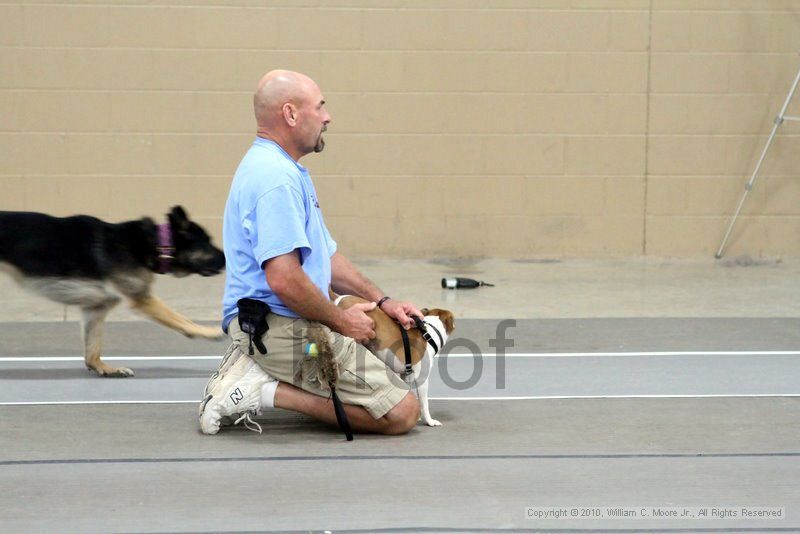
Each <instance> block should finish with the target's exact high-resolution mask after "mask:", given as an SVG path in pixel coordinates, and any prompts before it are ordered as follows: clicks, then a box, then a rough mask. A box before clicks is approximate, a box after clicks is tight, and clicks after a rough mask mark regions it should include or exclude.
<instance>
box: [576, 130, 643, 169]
mask: <svg viewBox="0 0 800 534" xmlns="http://www.w3.org/2000/svg"><path fill="white" fill-rule="evenodd" d="M565 143H566V146H565V156H564V160H565V161H564V164H565V165H564V166H565V170H566V172H567V174H579V175H593V176H597V175H618V176H619V175H622V176H629V175H641V174H644V172H645V137H644V136H643V135H620V136H606V137H599V136H569V137H567V138H566V140H565Z"/></svg>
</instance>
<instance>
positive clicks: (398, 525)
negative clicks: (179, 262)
mask: <svg viewBox="0 0 800 534" xmlns="http://www.w3.org/2000/svg"><path fill="white" fill-rule="evenodd" d="M358 263H359V265H361V267H362V268H363V270H364V271H365V272H366V273H367V274H368V275H369V276H370V277H371V278H373V279H374V280H376V281H377V282H378V283H379V284H380V285H381V286H382V287H383V288H384V289H385V290H386V291H387V293H389V294H392V295H394V296H397V297H406V298H410V299H412V300H414V301H415V302H416V303H417V304H419V305H420V306H422V305H424V306H430V307H434V306H438V307H445V308H449V309H452V310H454V311H455V312H456V315H457V317H458V320H459V322H458V324H457V330H456V337H460V338H461V339H462V340H464V346H455V345H449V349H450V350H449V352H450V353H451V354H450V355H448V356H447V357H446V358H443V359H442V361H444V362H445V363H446V365H445V367H443V368H440V367H438V366H437V368H436V369H435V372H434V374H433V375H432V377H431V380H432V382H431V395H432V397H433V400H432V401H431V411H432V413H433V415H434V417H436V418H438V419H440V420H441V421H442V422H443V423H444V426H442V427H439V428H428V427H423V426H418V427H417V428H416V429H415V430H414V431H412V432H411V433H410V434H409V435H407V436H404V437H395V438H387V437H380V436H357V437H356V440H355V441H354V442H352V443H347V442H345V441H344V439H343V438H342V437H341V436H340V434H339V433H338V432H337V431H336V430H335V429H331V428H328V427H325V426H322V425H319V424H317V423H316V422H314V421H312V420H310V419H308V418H305V417H303V416H299V415H296V414H291V413H286V412H273V413H269V414H265V416H264V417H263V418H262V424H263V426H264V433H263V434H261V435H259V434H256V433H252V432H249V431H247V430H244V429H241V428H235V429H227V430H224V431H223V432H221V433H220V434H219V435H217V436H203V435H202V434H200V433H199V430H198V428H197V421H196V400H197V399H198V398H199V394H200V391H201V390H202V386H203V384H204V383H205V379H206V377H207V376H208V374H209V373H210V372H211V370H212V369H213V368H215V366H216V361H217V360H216V359H215V358H216V357H217V356H219V355H220V354H221V352H222V350H223V349H224V346H225V345H224V343H222V342H218V343H215V342H206V341H193V340H187V339H184V338H181V337H180V336H177V335H176V334H174V333H172V332H169V331H165V330H164V329H163V328H161V327H158V326H156V325H152V324H150V323H147V322H143V321H141V320H140V319H139V318H138V317H136V316H134V315H132V314H131V313H130V312H129V311H127V310H122V309H120V310H117V311H115V312H114V313H113V314H112V315H111V317H110V318H109V321H110V324H109V325H108V329H107V337H106V343H105V348H106V350H105V352H106V354H107V355H109V356H110V357H117V358H120V359H121V360H122V361H123V362H125V361H126V360H127V363H125V365H130V366H131V367H133V368H134V369H135V370H136V371H137V376H136V377H135V378H131V379H124V380H108V379H106V380H104V379H99V378H96V377H92V376H90V375H88V373H87V372H86V371H85V370H84V369H83V366H82V362H81V361H79V356H80V353H81V349H80V336H79V334H78V327H77V324H76V323H75V322H74V321H75V319H76V318H77V315H76V314H75V312H74V311H73V310H67V311H65V310H64V309H63V308H61V307H59V306H57V305H54V304H52V303H49V302H47V301H44V300H39V299H36V298H31V297H29V296H27V295H26V294H24V293H21V292H19V291H18V290H17V289H16V288H14V287H11V286H10V284H9V282H8V281H7V280H6V279H0V294H3V295H4V296H5V297H4V304H5V306H4V307H3V309H2V310H0V450H2V451H3V453H2V454H0V490H2V491H0V525H2V528H0V530H1V531H3V532H196V531H210V532H232V531H287V530H288V531H320V532H322V531H325V530H331V531H335V532H342V531H357V532H375V531H383V532H416V531H421V530H422V531H448V532H491V531H514V532H519V531H532V532H534V531H535V532H609V531H614V532H618V531H630V532H642V531H646V532H702V531H713V532H741V531H749V532H791V531H798V530H800V484H798V482H797V480H798V475H800V448H798V447H797V443H798V438H800V432H798V430H797V428H798V418H800V415H798V414H799V413H800V411H799V410H798V408H800V397H798V395H800V387H798V386H797V384H798V383H800V380H798V379H800V364H798V363H797V358H798V357H799V356H800V339H798V337H800V328H798V326H800V314H798V311H797V307H798V304H797V303H798V302H800V299H798V297H800V294H798V293H800V284H797V283H796V280H797V279H798V277H797V275H798V274H800V261H789V260H784V261H774V260H765V261H754V260H750V259H747V258H734V259H731V260H723V261H721V262H714V261H712V260H709V261H704V260H697V261H678V260H649V259H648V260H613V261H611V260H609V261H588V260H587V261H564V262H546V261H537V262H520V261H516V262H515V261H501V260H490V261H474V262H473V261H461V262H427V261H403V262H388V261H383V260H361V261H359V262H358ZM450 275H459V276H468V277H472V278H477V279H483V280H487V281H490V282H493V283H496V284H497V286H496V287H494V288H488V287H487V288H480V289H477V290H472V291H465V290H460V291H445V290H441V289H440V288H439V285H438V284H439V279H440V278H441V277H442V276H450ZM221 285H222V279H221V278H213V279H200V278H186V279H181V280H171V279H167V278H164V279H162V280H160V281H159V284H158V289H157V291H158V293H159V294H160V295H161V296H162V297H163V298H164V299H165V300H166V301H167V302H169V303H170V304H171V305H173V306H174V307H175V308H176V309H178V310H179V311H182V312H184V313H186V314H187V315H189V316H191V317H192V318H195V319H198V320H205V321H214V320H216V319H217V317H218V315H219V310H218V309H217V307H218V302H219V299H220V297H221ZM503 319H515V320H516V324H515V325H514V326H513V328H511V329H509V330H508V333H509V337H510V338H512V339H513V341H514V346H513V347H512V348H509V349H508V352H509V353H512V355H510V356H507V357H506V358H498V357H497V355H495V354H494V351H495V349H494V348H493V347H492V346H491V345H492V342H491V340H492V339H493V338H495V337H496V333H497V330H498V325H499V324H500V323H501V321H502V320H503ZM452 341H453V342H454V343H455V342H456V341H457V339H453V340H452ZM467 342H472V343H474V344H475V346H476V347H477V349H478V351H479V352H480V354H481V358H480V359H475V358H473V357H472V356H471V355H469V354H468V353H467V352H468V351H467V349H466V346H467V345H466V343H467ZM456 345H457V343H456ZM153 356H158V357H160V358H162V359H154V358H153ZM137 357H138V358H143V359H135V358H137ZM55 358H66V360H65V361H60V360H57V359H55ZM76 360H77V361H76ZM477 362H480V364H481V365H483V367H482V369H481V371H480V373H478V374H477V380H475V382H474V383H471V384H469V387H463V386H462V385H463V384H465V383H466V382H468V380H469V379H470V377H471V375H472V374H473V373H475V370H476V368H475V367H474V365H475V364H476V363H477ZM498 362H502V363H503V365H504V368H503V367H498ZM498 370H499V371H500V373H499V374H498ZM443 371H445V372H446V373H448V376H449V381H448V380H446V379H445V377H443V375H442V373H443ZM499 378H502V380H501V381H499V380H498V379H499ZM500 382H502V383H503V386H504V387H502V388H501V387H499V384H500ZM460 384H462V385H460ZM759 506H760V507H772V508H778V509H780V510H781V512H782V518H781V519H763V518H762V519H758V518H743V517H729V518H726V519H720V518H708V519H699V518H694V519H686V518H684V519H673V518H654V517H652V510H653V509H654V508H655V509H660V510H665V509H674V508H680V509H683V508H684V507H685V508H688V509H691V510H693V511H695V512H696V510H697V509H701V508H706V509H708V510H709V511H711V509H720V508H721V507H732V509H735V510H739V511H740V510H741V508H742V507H759ZM546 507H552V508H553V509H554V510H558V509H567V510H571V509H573V508H576V509H586V510H588V511H590V512H591V511H592V510H594V509H595V507H599V508H600V509H601V511H602V512H603V513H604V514H606V511H607V510H608V509H609V508H620V507H624V508H626V509H635V510H638V511H641V510H642V509H645V510H647V515H648V516H647V517H637V518H632V519H631V518H628V519H620V518H609V517H601V518H597V517H595V518H583V519H581V518H579V519H574V518H571V517H570V516H568V517H566V518H561V519H540V520H536V519H531V518H529V517H528V511H529V510H533V509H542V508H546ZM606 515H607V514H606Z"/></svg>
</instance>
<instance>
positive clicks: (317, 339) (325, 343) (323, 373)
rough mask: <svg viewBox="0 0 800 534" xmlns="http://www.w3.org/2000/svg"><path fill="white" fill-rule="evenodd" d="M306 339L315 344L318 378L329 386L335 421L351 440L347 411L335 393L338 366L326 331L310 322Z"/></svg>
mask: <svg viewBox="0 0 800 534" xmlns="http://www.w3.org/2000/svg"><path fill="white" fill-rule="evenodd" d="M306 335H307V336H308V341H309V342H310V343H314V344H316V346H317V359H318V360H319V361H318V363H317V364H318V365H319V371H318V372H319V378H320V380H321V381H324V382H327V384H328V386H330V388H331V400H332V401H333V410H334V413H335V414H336V422H337V423H339V428H341V429H342V432H344V435H345V436H346V438H347V441H353V429H352V428H351V427H350V421H349V420H348V418H347V412H345V410H344V405H343V404H342V401H341V400H339V397H338V395H336V380H337V379H338V378H339V368H338V367H337V366H336V361H335V360H334V357H333V356H334V352H333V347H332V346H331V342H330V338H329V337H328V332H327V331H326V329H325V328H323V327H322V325H321V324H318V323H316V324H312V325H310V326H309V327H308V331H307V333H306Z"/></svg>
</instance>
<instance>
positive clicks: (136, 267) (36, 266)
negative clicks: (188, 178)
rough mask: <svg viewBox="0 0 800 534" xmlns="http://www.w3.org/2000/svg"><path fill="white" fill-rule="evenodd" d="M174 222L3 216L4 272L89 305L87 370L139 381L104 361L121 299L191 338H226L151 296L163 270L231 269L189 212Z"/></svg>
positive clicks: (178, 212) (50, 294)
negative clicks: (108, 329)
mask: <svg viewBox="0 0 800 534" xmlns="http://www.w3.org/2000/svg"><path fill="white" fill-rule="evenodd" d="M167 219H168V223H167V224H162V225H157V224H156V223H155V222H154V221H153V220H152V219H150V218H149V217H145V218H142V219H139V220H136V221H127V222H122V223H118V224H111V223H107V222H104V221H101V220H100V219H96V218H94V217H90V216H88V215H76V216H73V217H63V218H61V217H52V216H50V215H45V214H43V213H32V212H12V211H0V270H4V271H8V272H9V273H10V274H11V276H12V277H13V278H14V279H15V280H16V282H17V283H19V285H20V286H22V287H23V288H25V289H28V290H31V291H33V292H35V293H38V294H40V295H42V296H44V297H46V298H49V299H50V300H54V301H56V302H60V303H62V304H66V305H72V306H79V307H80V308H81V312H82V321H81V323H82V332H81V333H82V335H83V343H84V358H85V362H86V367H88V368H89V369H90V370H92V371H94V372H96V373H97V374H98V375H100V376H113V377H127V376H133V371H132V370H130V369H128V368H125V367H111V366H109V365H107V364H106V363H105V362H103V361H102V360H101V359H100V355H101V345H102V337H103V321H104V320H105V318H106V315H107V314H108V312H109V311H110V310H111V309H112V308H113V307H114V306H116V305H117V304H118V303H119V302H120V300H122V299H121V297H125V298H126V299H128V301H129V303H130V305H131V307H132V308H133V309H134V310H136V311H138V312H141V313H143V314H144V315H145V316H147V317H149V318H150V319H153V320H154V321H156V322H158V323H161V324H162V325H164V326H167V327H169V328H172V329H173V330H177V331H178V332H180V333H182V334H183V335H185V336H188V337H203V338H207V339H220V338H222V337H223V336H224V334H223V332H222V330H220V329H218V328H209V327H206V326H200V325H198V324H195V323H193V322H192V321H190V320H189V319H187V318H186V317H183V316H182V315H180V314H179V313H177V312H175V311H173V310H171V309H170V308H169V307H167V305H166V304H164V302H163V301H161V300H160V299H159V298H158V297H156V296H154V295H152V294H151V293H150V290H151V286H152V284H153V279H154V278H155V277H154V274H155V273H160V274H165V273H170V274H173V275H175V276H188V275H189V274H192V273H195V274H199V275H202V276H212V275H215V274H218V273H219V272H220V271H222V270H223V269H224V268H225V255H224V254H223V252H222V251H221V250H219V249H218V248H217V247H215V246H214V245H212V244H211V240H210V238H209V237H208V234H207V233H206V232H205V230H203V229H202V228H201V227H200V226H199V225H198V224H197V223H194V222H192V221H191V220H189V218H188V216H187V215H186V212H185V211H184V210H183V208H182V207H180V206H175V207H173V208H172V210H171V211H170V213H169V214H168V215H167Z"/></svg>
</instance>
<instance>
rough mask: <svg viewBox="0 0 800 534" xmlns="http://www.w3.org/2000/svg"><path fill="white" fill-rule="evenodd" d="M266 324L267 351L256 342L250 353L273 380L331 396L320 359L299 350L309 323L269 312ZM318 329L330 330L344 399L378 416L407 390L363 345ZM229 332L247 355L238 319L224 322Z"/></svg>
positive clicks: (235, 346) (339, 391) (339, 392)
mask: <svg viewBox="0 0 800 534" xmlns="http://www.w3.org/2000/svg"><path fill="white" fill-rule="evenodd" d="M267 324H268V325H269V330H268V331H267V333H266V334H264V336H263V337H262V340H263V341H264V346H265V347H266V348H267V354H261V353H260V352H259V351H258V349H256V348H255V346H254V347H253V349H254V353H253V355H252V356H250V357H251V358H253V360H254V361H255V362H256V363H258V365H259V366H261V368H262V369H264V370H265V371H266V372H267V374H269V375H270V376H272V377H273V378H277V379H278V380H280V381H281V382H288V383H290V384H293V385H295V386H297V387H299V388H301V389H303V390H305V391H308V392H309V393H313V394H315V395H319V396H320V397H330V395H331V391H330V388H329V387H328V384H326V383H323V382H322V381H320V379H319V376H318V375H319V373H318V367H317V362H318V359H317V358H312V357H310V356H306V355H305V354H303V347H304V346H305V344H306V343H308V339H307V338H306V335H305V333H306V328H307V327H308V325H309V322H308V321H307V320H305V319H293V318H290V317H283V316H281V315H276V314H274V313H270V314H269V315H267ZM322 328H323V329H324V331H325V332H326V333H328V338H329V340H330V343H331V346H332V347H333V351H334V354H335V356H334V359H335V361H336V363H337V364H338V368H339V379H338V380H337V383H336V394H337V395H338V396H339V399H341V401H342V402H343V403H345V404H353V405H356V406H363V407H364V408H365V409H366V410H367V411H368V412H369V413H370V415H372V417H374V418H375V419H379V418H381V417H383V416H384V415H386V413H387V412H388V411H389V410H391V409H392V408H394V407H395V406H397V404H398V403H399V402H400V401H401V400H403V397H405V396H406V395H407V394H408V392H409V387H408V385H407V384H406V383H405V382H404V381H403V380H402V379H401V378H400V377H399V376H397V375H396V374H395V373H394V372H392V371H391V370H390V369H388V368H387V367H386V364H384V363H383V362H382V361H381V360H380V359H378V357H377V356H375V355H374V354H372V353H371V352H370V351H368V350H367V349H366V348H365V347H364V346H363V345H361V344H359V343H357V342H356V341H355V340H353V339H351V338H349V337H345V336H343V335H341V334H339V333H338V332H334V331H332V330H330V329H329V328H327V327H325V326H323V327H322ZM228 334H229V335H230V336H231V338H232V339H233V350H237V349H238V350H240V351H241V352H242V353H243V354H249V345H250V339H249V336H248V335H247V334H246V333H244V332H242V330H241V328H240V327H239V319H238V317H234V318H233V320H232V321H231V323H230V325H229V326H228Z"/></svg>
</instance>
